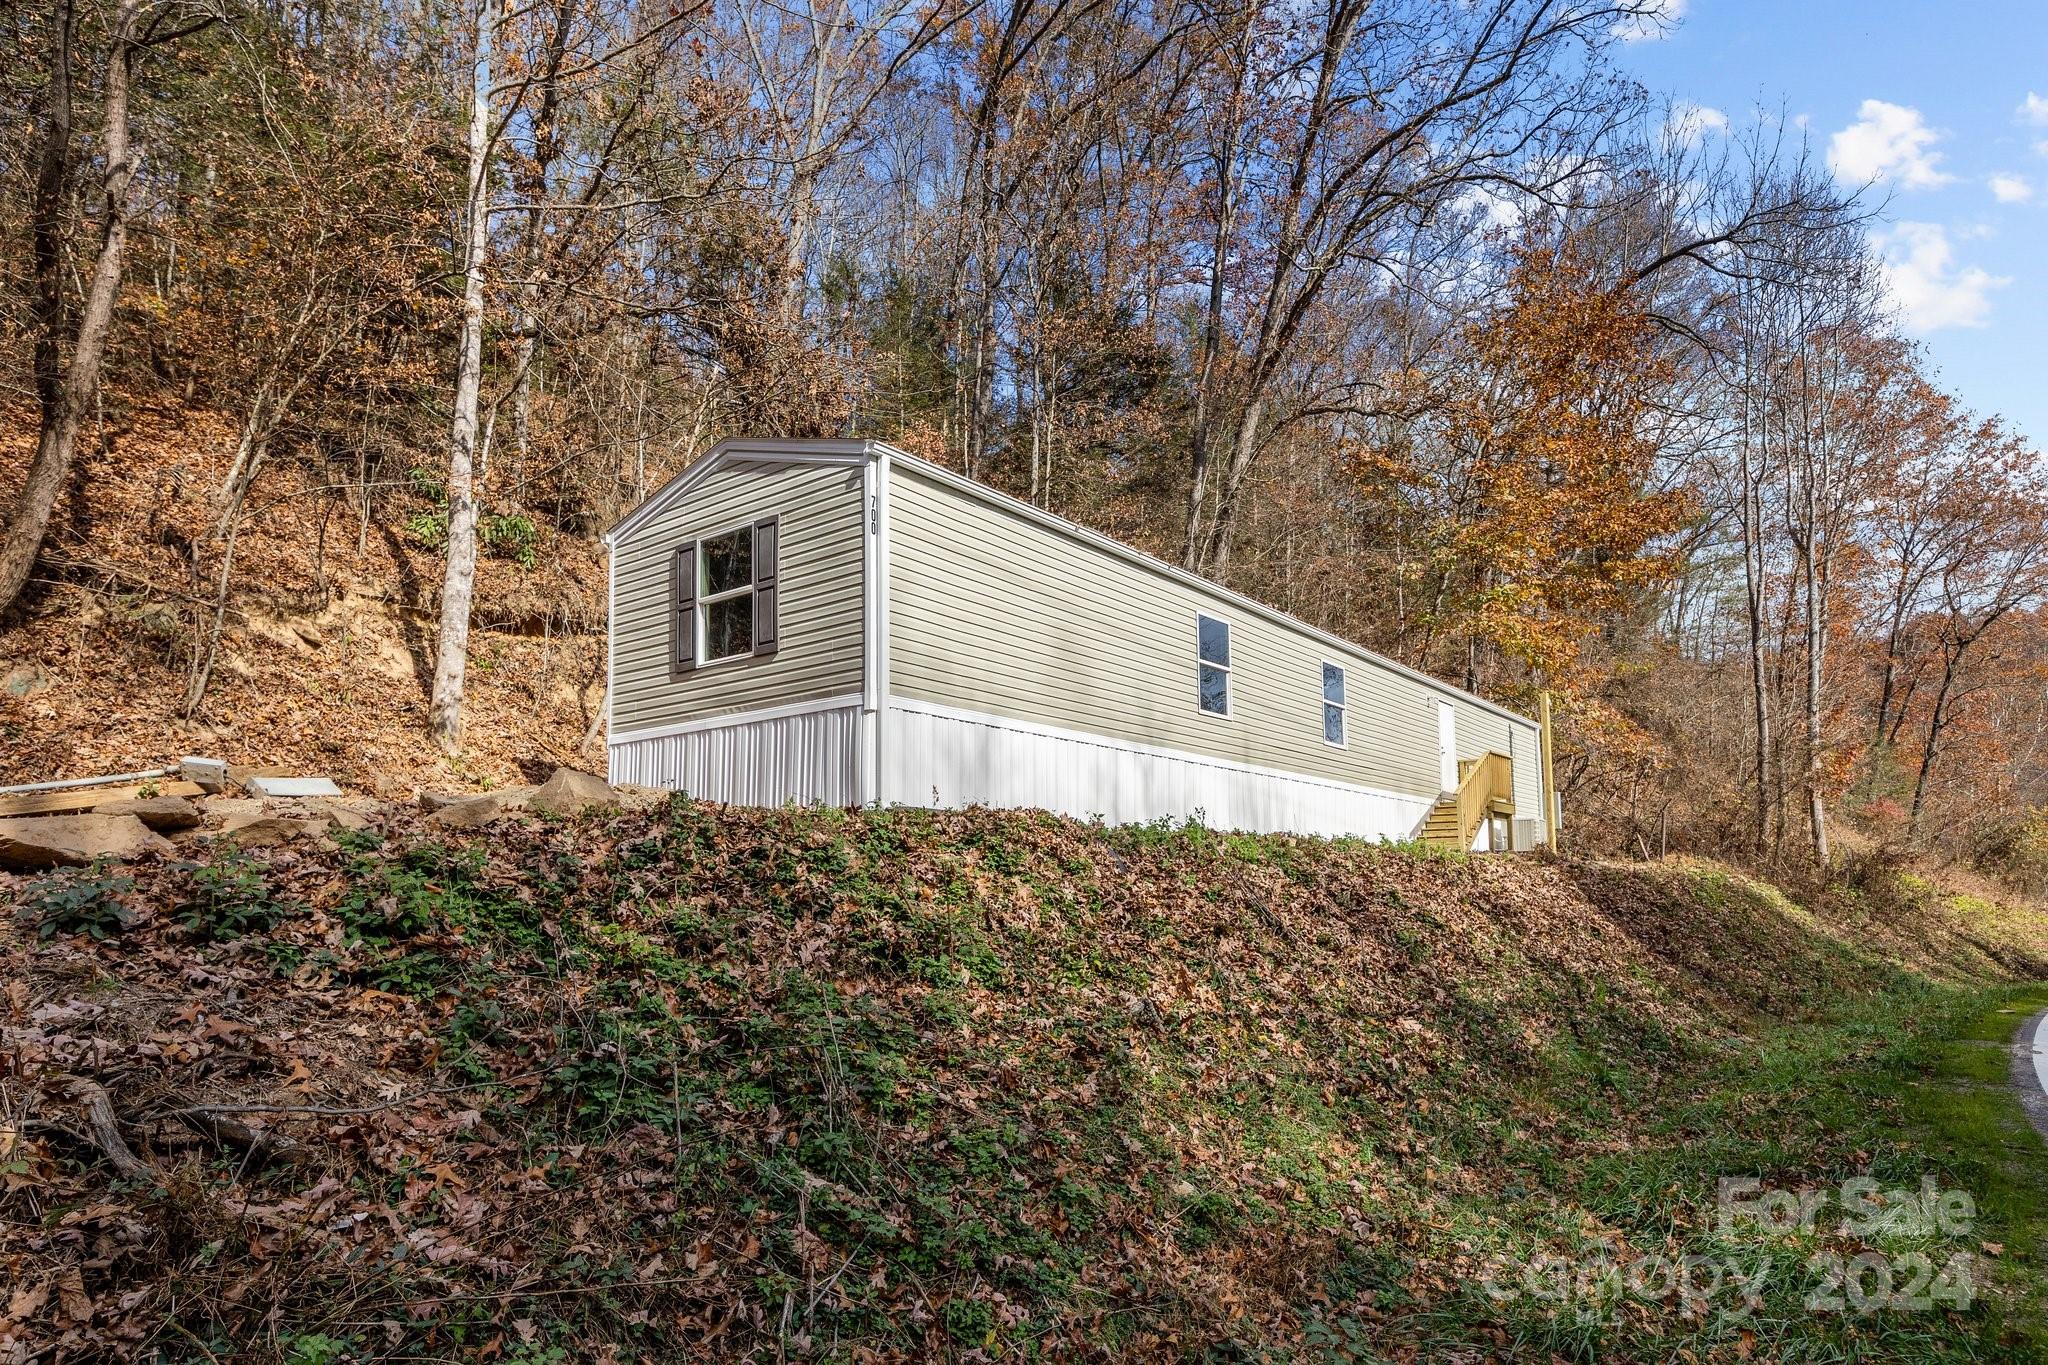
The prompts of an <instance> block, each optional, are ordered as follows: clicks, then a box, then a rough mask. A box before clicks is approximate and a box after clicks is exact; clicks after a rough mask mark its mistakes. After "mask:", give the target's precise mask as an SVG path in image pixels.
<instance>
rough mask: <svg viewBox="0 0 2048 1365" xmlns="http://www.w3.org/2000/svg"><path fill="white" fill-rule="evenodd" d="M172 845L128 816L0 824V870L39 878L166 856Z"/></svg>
mask: <svg viewBox="0 0 2048 1365" xmlns="http://www.w3.org/2000/svg"><path fill="white" fill-rule="evenodd" d="M170 851H171V843H170V841H169V840H168V839H165V838H164V837H162V836H161V835H159V834H156V833H154V832H153V831H151V829H150V828H149V826H147V825H145V824H143V823H142V822H141V821H140V820H138V819H136V818H135V817H134V816H132V815H102V814H98V813H94V814H92V815H39V816H31V817H27V818H25V819H20V820H0V867H8V868H13V869H14V870H16V871H18V872H40V871H42V870H44V869H45V868H52V867H83V866H85V865H86V864H87V863H90V862H91V861H92V860H93V859H95V858H112V859H114V860H116V861H119V862H125V861H127V860H128V859H130V858H139V857H141V856H142V855H143V854H145V853H169V852H170Z"/></svg>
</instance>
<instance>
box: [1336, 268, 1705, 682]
mask: <svg viewBox="0 0 2048 1365" xmlns="http://www.w3.org/2000/svg"><path fill="white" fill-rule="evenodd" d="M1654 342H1655V334H1654V332H1653V329H1652V327H1651V325H1650V322H1649V320H1648V318H1647V317H1646V316H1645V314H1644V312H1643V310H1642V307H1641V305H1640V304H1639V303H1638V301H1637V300H1636V299H1635V298H1634V297H1633V296H1632V295H1631V294H1630V293H1629V292H1628V291H1627V290H1626V289H1621V288H1615V287H1611V286H1608V285H1606V284H1604V283H1602V282H1601V281H1600V279H1599V278H1598V274H1597V271H1596V270H1595V269H1594V268H1593V266H1592V265H1591V263H1589V262H1588V261H1586V260H1585V259H1583V258H1581V257H1580V256H1579V255H1578V254H1577V253H1575V252H1574V251H1573V250H1571V249H1570V248H1565V249H1560V250H1555V251H1538V250H1535V249H1525V250H1524V251H1523V252H1522V253H1521V255H1520V259H1519V263H1518V266H1517V269H1516V271H1515V273H1514V277H1513V282H1512V292H1511V294H1510V296H1509V299H1508V302H1507V304H1506V306H1505V307H1504V308H1503V309H1502V310H1501V311H1500V312H1499V313H1497V314H1496V315H1494V316H1493V317H1491V318H1489V319H1487V320H1486V321H1484V322H1482V323H1479V324H1475V325H1474V326H1473V327H1472V328H1471V329H1470V330H1469V331H1468V333H1467V335H1466V337H1465V339H1464V346H1465V355H1464V358H1463V359H1464V363H1462V364H1460V365H1458V366H1456V367H1455V368H1454V369H1453V370H1452V371H1451V372H1450V374H1449V375H1448V376H1447V378H1446V379H1445V380H1444V381H1443V392H1442V393H1441V395H1440V396H1439V398H1438V400H1437V402H1436V404H1435V410H1434V412H1433V413H1431V414H1430V415H1429V416H1428V418H1427V419H1426V420H1425V421H1423V422H1421V423H1418V424H1415V426H1413V427H1411V428H1408V429H1407V432H1408V435H1407V439H1406V440H1405V441H1404V443H1403V444H1402V445H1400V446H1398V447H1396V446H1380V447H1376V448H1373V447H1369V448H1367V449H1365V450H1364V451H1362V452H1360V453H1359V455H1358V456H1357V458H1356V459H1355V461H1354V462H1353V473H1354V477H1355V478H1356V479H1357V481H1358V483H1359V485H1360V486H1361V488H1362V489H1363V490H1364V491H1365V492H1366V493H1367V495H1368V496H1369V497H1372V498H1374V499H1375V500H1380V501H1385V500H1387V499H1394V500H1396V501H1397V502H1398V503H1400V504H1405V507H1403V508H1402V511H1403V512H1404V513H1414V512H1420V513H1422V515H1423V518H1424V520H1423V529H1422V535H1423V536H1424V537H1426V538H1427V542H1428V544H1427V550H1428V553H1427V555H1426V557H1425V558H1423V559H1421V560H1420V561H1418V562H1419V563H1420V564H1421V565H1422V566H1423V568H1422V573H1421V581H1420V582H1419V583H1418V587H1420V588H1424V589H1428V588H1432V587H1434V588H1435V589H1436V592H1435V595H1434V598H1433V606H1432V610H1431V619H1430V622H1429V625H1430V627H1431V629H1432V630H1433V631H1434V632H1436V633H1438V634H1440V635H1442V636H1445V637H1449V638H1451V639H1463V638H1468V637H1470V638H1476V639H1479V640H1482V641H1484V642H1486V643H1487V644H1488V645H1490V646H1491V647H1492V648H1494V649H1495V650H1497V651H1499V652H1500V653H1501V654H1502V655H1503V656H1505V657H1507V658H1509V659H1511V660H1514V661H1515V662H1517V663H1518V664H1520V665H1521V666H1522V667H1524V668H1526V669H1528V670H1530V671H1532V672H1535V673H1537V674H1540V675H1542V676H1543V677H1545V678H1546V679H1548V680H1549V681H1550V682H1551V684H1552V685H1553V686H1556V687H1561V688H1563V689H1564V690H1567V691H1572V690H1576V689H1577V687H1578V685H1579V681H1578V678H1577V674H1578V666H1579V664H1580V653H1581V648H1582V646H1583V644H1584V643H1585V641H1587V640H1588V639H1589V638H1591V637H1592V636H1593V635H1594V634H1596V633H1597V632H1598V631H1599V630H1600V629H1601V628H1602V626H1603V624H1604V623H1606V622H1608V621H1610V620H1611V619H1612V618H1614V617H1615V616H1616V615H1618V614H1620V613H1623V612H1625V611H1626V610H1627V609H1628V608H1629V605H1630V603H1631V602H1632V601H1633V600H1634V599H1635V598H1636V597H1637V596H1638V595H1639V593H1640V592H1641V590H1642V589H1643V588H1645V587H1647V586H1650V585H1653V584H1655V583H1658V582H1660V581H1662V580H1663V579H1664V578H1665V577H1666V576H1667V575H1668V574H1669V573H1670V571H1671V567H1672V566H1671V563H1670V560H1669V558H1668V556H1667V554H1666V553H1665V551H1664V549H1663V542H1664V541H1665V540H1666V539H1667V538H1669V537H1670V536H1671V535H1672V533H1673V532H1675V531H1676V530H1678V529H1679V528H1680V527H1681V526H1682V525H1683V524H1684V522H1685V520H1686V519H1687V517H1688V516H1689V515H1690V514H1691V507H1692V505H1691V499H1690V498H1689V497H1688V496H1687V495H1686V494H1684V493H1682V492H1679V491H1674V490H1670V489H1667V488H1664V487H1661V486H1660V485H1659V484H1658V482H1657V480H1656V477H1655V476H1656V461H1657V445H1656V441H1655V440H1654V438H1653V436H1652V434H1651V432H1650V429H1649V428H1650V421H1649V419H1650V416H1651V406H1650V405H1651V403H1652V402H1653V400H1654V398H1655V395H1656V393H1657V391H1658V387H1659V385H1661V384H1662V383H1664V382H1665V381H1666V380H1668V379H1669V377H1670V369H1671V367H1670V363H1669V362H1668V361H1667V360H1666V359H1664V358H1662V357H1661V356H1660V354H1659V353H1658V351H1657V348H1656V346H1655V345H1654ZM1418 433H1419V434H1418Z"/></svg>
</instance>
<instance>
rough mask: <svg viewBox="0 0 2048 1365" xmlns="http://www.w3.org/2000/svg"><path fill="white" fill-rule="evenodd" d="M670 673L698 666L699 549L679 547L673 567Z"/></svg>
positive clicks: (670, 576)
mask: <svg viewBox="0 0 2048 1365" xmlns="http://www.w3.org/2000/svg"><path fill="white" fill-rule="evenodd" d="M668 596H669V611H668V674H669V676H670V677H671V678H680V677H682V676H683V674H685V673H688V672H689V671H690V670H691V669H693V668H695V667H696V666H697V547H696V546H695V545H679V546H677V547H676V553H675V558H674V559H673V560H672V561H671V562H670V564H669V585H668Z"/></svg>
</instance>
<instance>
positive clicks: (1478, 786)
mask: <svg viewBox="0 0 2048 1365" xmlns="http://www.w3.org/2000/svg"><path fill="white" fill-rule="evenodd" d="M1514 813H1515V764H1514V760H1513V759H1511V758H1509V757H1508V756H1507V755H1506V754H1491V753H1490V754H1482V755H1481V756H1480V757H1478V758H1468V759H1464V760H1462V761H1460V762H1459V764H1458V789H1457V790H1456V791H1454V792H1445V793H1444V794H1443V795H1442V796H1441V797H1439V798H1438V799H1437V803H1436V805H1435V806H1434V807H1432V808H1431V809H1430V812H1429V818H1428V819H1427V820H1424V821H1423V822H1422V836H1421V837H1422V842H1424V843H1425V844H1437V845H1440V846H1441V847H1444V848H1455V849H1459V850H1464V849H1469V848H1471V847H1472V841H1473V840H1474V839H1475V838H1477V837H1478V835H1479V826H1480V823H1481V822H1482V821H1484V820H1485V819H1486V818H1487V817H1488V816H1492V815H1506V816H1509V817H1511V818H1512V817H1513V815H1514Z"/></svg>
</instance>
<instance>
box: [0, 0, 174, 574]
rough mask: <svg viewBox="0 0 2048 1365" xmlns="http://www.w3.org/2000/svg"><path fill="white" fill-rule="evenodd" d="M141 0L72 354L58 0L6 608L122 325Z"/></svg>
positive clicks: (67, 106)
mask: <svg viewBox="0 0 2048 1365" xmlns="http://www.w3.org/2000/svg"><path fill="white" fill-rule="evenodd" d="M138 9H139V0H121V4H120V7H119V8H118V9H116V10H115V12H114V28H113V33H112V35H111V37H110V38H109V40H108V44H107V79H106V134H105V152H106V163H107V168H106V172H105V176H104V178H103V180H102V182H101V190H102V194H103V196H104V198H105V201H106V203H105V210H104V211H105V213H106V223H105V226H104V230H103V233H102V235H101V238H100V250H99V258H98V260H97V261H95V262H94V265H93V273H92V280H91V282H90V283H89V284H88V285H87V286H86V291H85V306H84V309H83V311H82V312H81V313H80V315H79V319H78V331H77V335H76V336H75V337H74V338H73V340H72V346H71V361H70V364H69V365H68V366H67V365H65V363H64V361H63V339H62V338H63V329H64V282H63V269H64V266H63V252H62V245H61V241H60V238H61V223H60V216H61V214H62V212H63V201H64V185H65V181H66V179H67V178H68V173H69V170H70V165H71V77H72V63H73V60H74V56H75V54H74V48H73V36H74V25H75V18H74V15H73V13H72V8H71V2H70V0H57V3H56V9H55V24H56V29H57V50H56V52H55V53H54V54H53V55H52V57H51V71H50V84H49V87H48V90H47V91H46V93H45V98H44V114H43V148H42V153H41V157H40V163H39V165H38V167H37V172H36V190H35V205H34V212H35V230H34V237H35V246H34V252H35V264H36V276H37V306H36V314H37V317H36V320H37V322H38V323H39V324H40V326H39V329H38V335H37V337H36V355H35V367H36V399H37V404H38V407H39V409H40V422H39V424H38V429H37V434H36V453H35V458H34V459H33V460H32V461H31V462H30V464H29V469H28V477H27V479H26V480H24V481H23V483H22V489H21V496H20V497H19V498H18V499H17V500H16V502H15V505H14V512H13V514H12V515H11V516H10V517H9V518H8V520H7V529H6V533H5V539H4V540H0V611H5V610H6V609H7V608H8V607H10V606H12V605H13V604H14V601H15V599H16V598H17V597H19V596H20V595H21V590H22V588H23V587H24V586H25V585H26V584H27V582H28V576H29V573H30V571H31V570H32V569H33V568H34V567H35V562H36V556H37V554H39V553H40V552H41V550H42V546H43V537H44V536H45V535H46V534H47V533H48V531H49V527H50V517H51V514H52V513H53V512H54V511H55V510H56V506H57V495H58V494H59V493H60V492H62V490H63V488H64V482H65V479H66V477H67V476H68V475H69V473H70V470H71V458H72V452H73V451H74V450H75V449H76V447H77V444H78V428H79V425H80V424H81V423H82V422H83V421H84V419H85V414H86V413H88V412H90V411H92V409H93V407H94V405H95V403H96V401H97V400H98V397H99V387H100V366H101V363H102V361H104V360H105V358H106V345H107V334H108V333H109V332H110V331H111V330H112V328H113V321H114V302H115V299H116V297H117V296H118V295H119V294H120V292H121V269H122V266H123V264H124V263H125V256H126V251H127V245H128V215H129V212H130V210H131V205H130V203H129V192H130V187H131V185H132V184H133V183H134V179H135V165H136V162H137V160H138V159H139V152H137V151H134V150H131V149H130V147H129V145H128V76H129V66H130V64H131V62H132V61H133V58H134V43H135V18H136V13H137V11H138Z"/></svg>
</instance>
